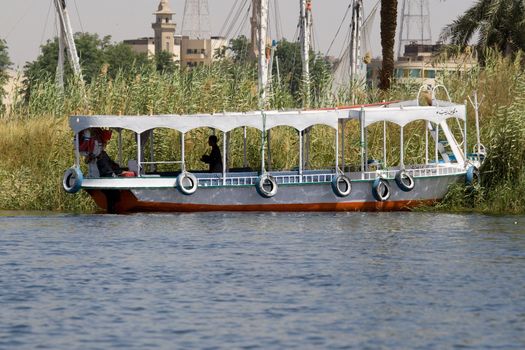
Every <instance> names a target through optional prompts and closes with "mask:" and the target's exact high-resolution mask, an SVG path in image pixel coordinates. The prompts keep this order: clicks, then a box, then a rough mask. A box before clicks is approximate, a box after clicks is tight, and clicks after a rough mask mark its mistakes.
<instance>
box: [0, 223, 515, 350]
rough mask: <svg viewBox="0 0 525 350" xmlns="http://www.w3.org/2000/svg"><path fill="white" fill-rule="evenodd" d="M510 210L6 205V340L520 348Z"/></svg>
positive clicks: (0, 258) (1, 329)
mask: <svg viewBox="0 0 525 350" xmlns="http://www.w3.org/2000/svg"><path fill="white" fill-rule="evenodd" d="M515 222H521V223H523V222H525V218H524V217H486V216H481V215H455V214H420V213H386V214H385V213H348V214H332V213H323V214H306V213H295V214H267V213H253V214H240V213H239V214H236V213H205V214H184V215H182V214H173V215H171V214H170V215H167V214H166V215H165V214H152V215H143V214H139V215H131V216H115V215H35V214H34V213H22V214H20V213H6V214H4V215H0V307H1V310H2V311H1V313H0V348H1V349H23V348H27V349H29V348H39V349H58V350H60V349H108V348H125V349H144V348H148V349H174V348H180V349H188V348H198V349H222V348H227V349H230V348H241V349H259V348H262V349H283V348H286V349H305V348H306V349H308V348H327V349H354V348H355V349H382V348H396V349H397V348H398V349H405V348H407V349H408V348H413V349H434V348H435V349H441V348H466V349H480V348H502V349H523V348H525V336H524V334H525V332H524V328H525V292H524V291H525V275H524V274H523V271H524V269H525V230H524V229H523V228H522V226H521V225H516V224H515Z"/></svg>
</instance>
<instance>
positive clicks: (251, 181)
mask: <svg viewBox="0 0 525 350" xmlns="http://www.w3.org/2000/svg"><path fill="white" fill-rule="evenodd" d="M271 175H272V176H273V178H274V179H275V181H276V182H277V184H279V185H281V184H299V183H324V182H331V181H332V180H333V178H334V173H314V174H303V175H299V174H297V173H296V174H279V173H274V174H271ZM258 177H259V176H258V175H245V176H228V177H226V179H224V181H223V178H222V177H221V176H220V175H219V174H217V175H216V176H206V177H198V179H197V180H198V183H199V186H201V187H208V186H223V185H226V186H249V185H255V184H256V183H257V179H258Z"/></svg>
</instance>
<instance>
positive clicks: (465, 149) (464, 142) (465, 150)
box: [463, 101, 468, 166]
mask: <svg viewBox="0 0 525 350" xmlns="http://www.w3.org/2000/svg"><path fill="white" fill-rule="evenodd" d="M466 110H467V101H465V111H466ZM465 113H466V112H465ZM467 119H468V118H467V116H466V115H465V124H464V128H465V134H464V135H463V153H464V154H465V166H466V165H467V162H468V155H467V152H468V147H467Z"/></svg>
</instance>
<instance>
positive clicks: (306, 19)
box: [300, 0, 312, 108]
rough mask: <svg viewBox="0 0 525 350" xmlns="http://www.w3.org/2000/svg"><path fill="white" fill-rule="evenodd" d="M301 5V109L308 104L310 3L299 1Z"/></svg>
mask: <svg viewBox="0 0 525 350" xmlns="http://www.w3.org/2000/svg"><path fill="white" fill-rule="evenodd" d="M300 5H301V19H300V23H301V60H302V64H303V96H304V100H303V107H305V108H307V107H309V104H310V33H311V27H312V1H311V0H300Z"/></svg>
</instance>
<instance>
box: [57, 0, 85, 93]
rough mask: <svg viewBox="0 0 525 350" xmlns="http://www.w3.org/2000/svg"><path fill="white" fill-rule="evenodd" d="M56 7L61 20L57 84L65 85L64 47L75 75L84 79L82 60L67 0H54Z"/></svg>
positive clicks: (80, 79)
mask: <svg viewBox="0 0 525 350" xmlns="http://www.w3.org/2000/svg"><path fill="white" fill-rule="evenodd" d="M54 2H55V8H56V10H57V14H58V20H59V22H60V34H59V36H58V41H59V45H58V46H59V49H60V52H59V54H58V65H57V84H58V86H59V87H63V86H64V47H65V48H66V49H67V53H68V58H69V63H70V64H71V68H72V69H73V73H74V74H75V77H77V78H78V79H79V81H81V82H82V81H83V80H82V70H81V69H80V61H79V59H78V54H77V47H76V46H75V40H74V38H73V30H72V29H71V21H70V20H69V14H68V11H67V8H66V0H54Z"/></svg>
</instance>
